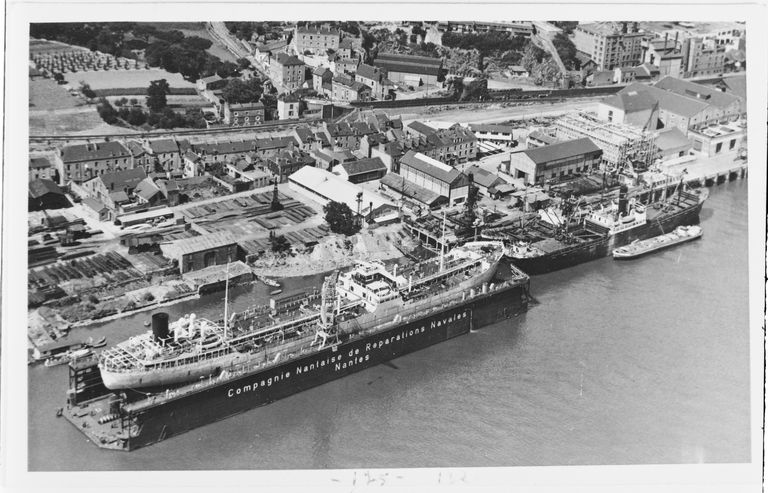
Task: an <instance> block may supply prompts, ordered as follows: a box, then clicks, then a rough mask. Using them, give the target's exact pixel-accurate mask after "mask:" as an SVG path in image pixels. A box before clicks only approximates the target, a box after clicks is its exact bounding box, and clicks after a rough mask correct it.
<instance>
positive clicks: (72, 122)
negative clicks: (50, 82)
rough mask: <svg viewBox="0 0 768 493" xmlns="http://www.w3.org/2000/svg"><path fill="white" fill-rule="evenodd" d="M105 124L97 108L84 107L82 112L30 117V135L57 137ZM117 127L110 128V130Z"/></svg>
mask: <svg viewBox="0 0 768 493" xmlns="http://www.w3.org/2000/svg"><path fill="white" fill-rule="evenodd" d="M102 123H104V120H102V119H101V117H100V116H99V114H98V112H97V111H96V107H95V106H91V107H83V108H82V111H76V112H69V111H68V112H66V113H57V112H54V111H50V112H46V113H43V112H38V113H35V114H33V113H30V115H29V134H30V135H35V134H37V135H57V134H69V133H73V132H80V131H88V130H91V129H94V128H96V127H98V126H100V125H101V124H102ZM105 125H106V124H105ZM114 129H115V127H112V126H109V130H110V131H112V130H114Z"/></svg>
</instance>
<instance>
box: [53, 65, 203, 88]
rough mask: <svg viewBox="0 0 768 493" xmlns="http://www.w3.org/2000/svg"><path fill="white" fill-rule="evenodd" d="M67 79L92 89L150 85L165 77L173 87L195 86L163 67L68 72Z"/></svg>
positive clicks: (73, 83) (75, 84)
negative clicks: (84, 84) (162, 68)
mask: <svg viewBox="0 0 768 493" xmlns="http://www.w3.org/2000/svg"><path fill="white" fill-rule="evenodd" d="M66 77H67V80H68V81H69V83H70V84H72V85H74V86H75V87H77V86H79V85H80V82H81V81H82V82H85V83H86V84H89V85H90V86H91V89H110V88H117V87H148V86H149V83H150V82H151V81H153V80H158V79H165V80H167V81H168V84H169V85H170V86H171V87H195V84H194V83H193V82H189V81H186V80H184V78H183V77H182V76H181V74H172V73H170V72H166V71H165V70H161V69H150V70H106V71H93V72H77V73H74V74H66Z"/></svg>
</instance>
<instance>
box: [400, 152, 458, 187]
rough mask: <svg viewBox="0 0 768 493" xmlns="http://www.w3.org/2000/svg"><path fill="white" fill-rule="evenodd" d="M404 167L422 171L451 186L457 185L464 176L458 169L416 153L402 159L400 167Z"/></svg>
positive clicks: (406, 155)
mask: <svg viewBox="0 0 768 493" xmlns="http://www.w3.org/2000/svg"><path fill="white" fill-rule="evenodd" d="M403 165H406V166H410V167H411V168H413V169H415V170H417V171H421V172H422V173H424V174H426V175H429V176H431V177H433V178H436V179H438V180H440V181H442V182H445V183H449V184H453V183H455V182H456V181H457V180H459V179H460V178H461V176H462V174H461V172H460V171H459V170H457V169H456V168H453V167H451V166H448V165H447V164H445V163H441V162H440V161H438V160H436V159H432V158H431V157H429V156H425V155H424V154H421V153H419V152H414V151H408V152H407V153H405V155H404V156H403V157H402V158H400V166H401V167H402V166H403Z"/></svg>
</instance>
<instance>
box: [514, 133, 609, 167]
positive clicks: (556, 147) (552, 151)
mask: <svg viewBox="0 0 768 493" xmlns="http://www.w3.org/2000/svg"><path fill="white" fill-rule="evenodd" d="M522 152H524V153H525V155H526V156H528V157H529V158H530V159H531V161H533V162H534V163H536V164H544V163H548V162H551V161H556V160H558V159H565V158H569V157H573V156H580V155H582V154H587V153H591V152H600V153H602V152H603V151H602V150H601V149H600V148H599V147H597V146H596V145H595V143H594V142H592V140H590V139H589V138H587V137H584V138H582V139H576V140H568V141H565V142H560V143H557V144H551V145H547V146H543V147H537V148H535V149H527V150H525V151H522Z"/></svg>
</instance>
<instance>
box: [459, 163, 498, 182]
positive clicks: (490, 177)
mask: <svg viewBox="0 0 768 493" xmlns="http://www.w3.org/2000/svg"><path fill="white" fill-rule="evenodd" d="M465 173H466V174H467V175H470V174H471V175H472V182H473V183H477V184H478V185H480V186H481V187H483V188H491V187H492V186H494V185H498V184H501V183H505V182H504V180H503V179H502V178H501V177H499V175H495V174H493V173H491V172H489V171H486V170H484V169H483V168H481V167H479V166H476V165H473V166H470V167H469V168H467V169H466V171H465Z"/></svg>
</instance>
